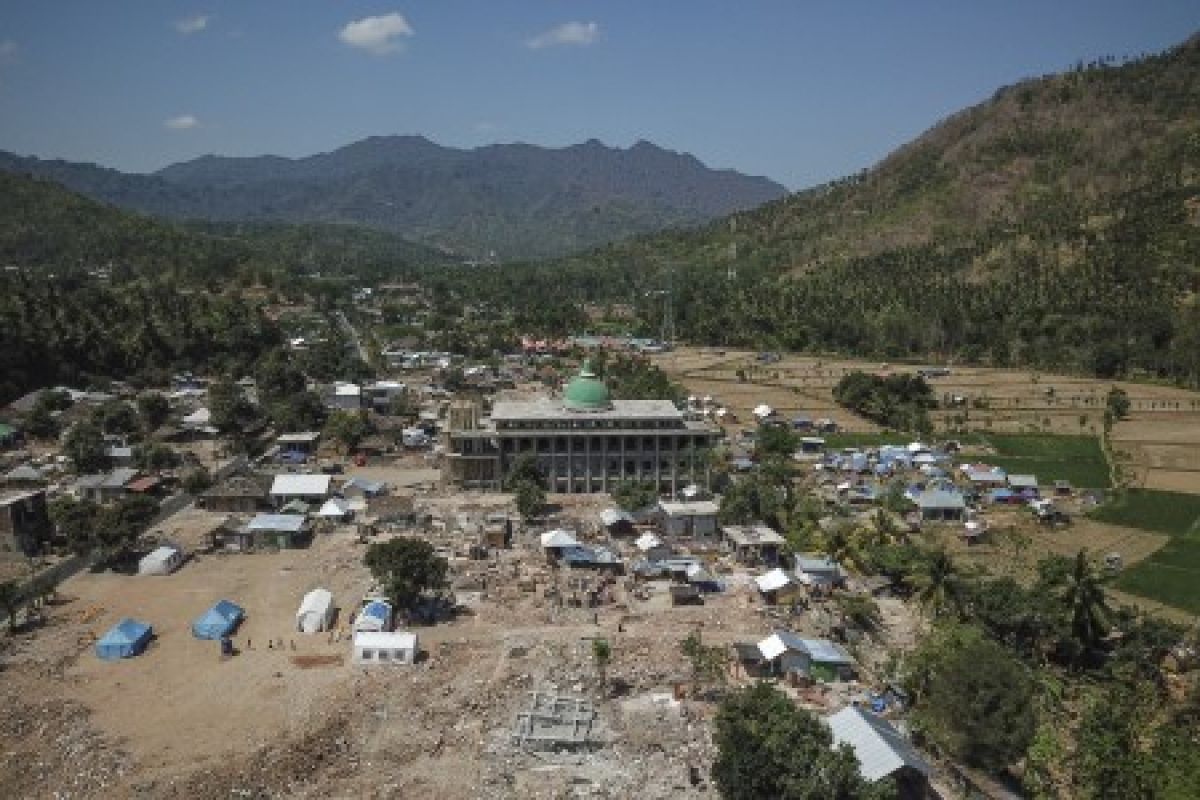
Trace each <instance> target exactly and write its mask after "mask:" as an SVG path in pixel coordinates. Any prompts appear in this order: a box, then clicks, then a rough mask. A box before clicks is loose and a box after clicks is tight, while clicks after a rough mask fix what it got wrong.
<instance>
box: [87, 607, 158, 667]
mask: <svg viewBox="0 0 1200 800" xmlns="http://www.w3.org/2000/svg"><path fill="white" fill-rule="evenodd" d="M153 635H154V629H153V628H152V627H150V626H149V625H147V624H146V623H145V622H138V621H137V620H136V619H130V618H128V617H126V618H125V619H123V620H121V621H120V622H118V623H117V624H116V625H114V626H112V627H111V628H109V630H108V633H106V634H104V636H102V637H101V638H100V641H98V642H96V655H97V656H99V657H100V658H103V659H105V660H106V661H112V660H115V659H118V658H131V657H132V656H136V655H141V653H142V651H143V650H145V649H146V645H148V644H149V643H150V638H151V637H152V636H153Z"/></svg>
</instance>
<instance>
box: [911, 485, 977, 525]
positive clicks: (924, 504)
mask: <svg viewBox="0 0 1200 800" xmlns="http://www.w3.org/2000/svg"><path fill="white" fill-rule="evenodd" d="M916 504H917V508H918V510H919V511H920V513H921V519H922V520H925V521H927V522H952V521H958V520H961V519H962V518H963V517H964V516H966V513H967V501H966V499H965V498H963V496H962V495H961V494H959V493H958V492H952V491H950V490H949V489H926V490H925V491H923V492H921V493H920V494H918V495H917V497H916Z"/></svg>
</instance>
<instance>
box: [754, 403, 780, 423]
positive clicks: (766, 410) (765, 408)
mask: <svg viewBox="0 0 1200 800" xmlns="http://www.w3.org/2000/svg"><path fill="white" fill-rule="evenodd" d="M774 413H775V409H773V408H771V407H770V406H769V405H767V404H766V403H761V404H759V405H757V406H755V407H754V416H756V417H758V418H759V419H766V418H767V417H769V416H772V415H773V414H774Z"/></svg>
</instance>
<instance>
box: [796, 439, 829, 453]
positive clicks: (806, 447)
mask: <svg viewBox="0 0 1200 800" xmlns="http://www.w3.org/2000/svg"><path fill="white" fill-rule="evenodd" d="M799 452H800V454H801V455H806V456H818V455H821V454H822V453H824V452H825V440H824V439H823V438H822V437H820V436H801V437H800V451H799Z"/></svg>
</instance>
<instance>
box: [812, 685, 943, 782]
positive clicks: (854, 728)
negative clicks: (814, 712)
mask: <svg viewBox="0 0 1200 800" xmlns="http://www.w3.org/2000/svg"><path fill="white" fill-rule="evenodd" d="M825 723H826V724H827V725H828V726H829V731H830V733H832V734H833V746H834V747H839V746H840V745H843V744H848V745H850V747H851V749H853V750H854V756H855V760H856V761H858V771H859V774H860V775H862V778H863V780H865V781H867V782H868V783H878V782H879V781H881V780H884V779H886V778H891V779H892V781H893V783H894V784H895V786H896V795H897V797H898V798H900V800H922V799H923V798H926V797H934V796H936V795H933V794H932V793H931V790H930V787H929V773H930V772H931V769H930V766H929V764H928V763H927V762H926V761H925V759H923V758H922V757H921V755H920V754H919V753H918V752H917V750H916V748H915V747H913V746H912V743H910V742H909V741H908V740H907V739H905V738H904V737H903V736H902V735H901V734H900V732H899V731H898V730H896V728H895V727H894V726H893V725H892V723H890V722H889V721H887V720H886V719H884V718H883V717H881V716H879V715H878V714H874V713H872V712H870V711H867V710H866V709H863V708H858V707H856V706H846V707H845V708H843V709H842V710H841V711H839V712H837V713H836V714H831V715H830V716H828V717H826V718H825Z"/></svg>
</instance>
